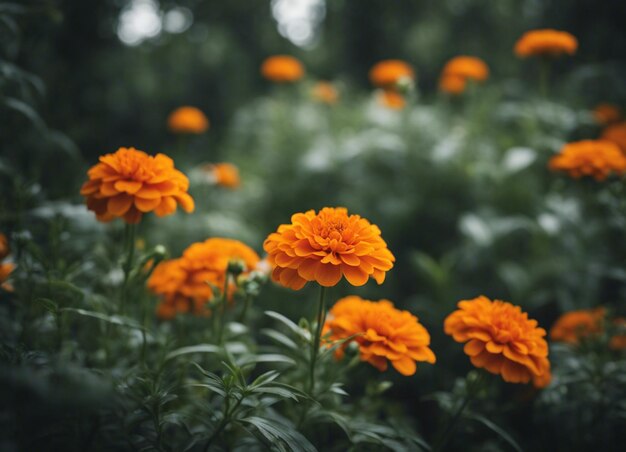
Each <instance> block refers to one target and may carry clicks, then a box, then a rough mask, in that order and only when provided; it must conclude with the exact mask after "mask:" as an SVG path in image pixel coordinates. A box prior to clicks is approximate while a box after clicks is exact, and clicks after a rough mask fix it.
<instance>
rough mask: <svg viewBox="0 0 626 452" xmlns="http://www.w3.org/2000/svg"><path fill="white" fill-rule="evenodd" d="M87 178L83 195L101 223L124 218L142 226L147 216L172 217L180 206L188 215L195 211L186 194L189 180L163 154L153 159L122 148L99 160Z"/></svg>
mask: <svg viewBox="0 0 626 452" xmlns="http://www.w3.org/2000/svg"><path fill="white" fill-rule="evenodd" d="M87 174H88V176H89V180H88V181H87V182H85V183H84V184H83V186H82V187H81V189H80V194H81V195H83V196H85V197H86V198H87V207H88V208H89V210H92V211H94V212H95V213H96V218H97V219H98V220H100V221H105V222H106V221H111V220H113V219H115V218H124V221H126V222H127V223H139V221H141V217H142V215H143V214H144V213H147V212H152V211H154V213H155V214H156V215H157V216H159V217H162V216H165V215H170V214H172V213H174V212H175V211H176V206H177V205H178V204H180V206H181V207H182V208H183V210H185V211H186V212H188V213H189V212H193V210H194V202H193V199H192V198H191V196H189V194H188V193H187V189H188V188H189V180H188V179H187V177H186V176H185V175H184V174H183V173H181V172H180V171H178V170H177V169H175V168H174V161H173V160H172V159H171V158H169V157H168V156H166V155H164V154H157V155H156V156H154V157H153V156H150V155H148V154H146V153H145V152H143V151H138V150H137V149H135V148H119V149H118V150H117V152H115V153H113V154H106V155H104V156H102V157H100V163H98V164H96V165H94V166H92V167H91V169H90V170H89V171H88V172H87Z"/></svg>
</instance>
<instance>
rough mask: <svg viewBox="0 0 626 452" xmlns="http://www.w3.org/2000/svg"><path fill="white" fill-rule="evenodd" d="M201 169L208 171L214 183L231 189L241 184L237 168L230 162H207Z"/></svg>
mask: <svg viewBox="0 0 626 452" xmlns="http://www.w3.org/2000/svg"><path fill="white" fill-rule="evenodd" d="M203 169H204V170H205V171H207V172H209V174H210V175H211V177H212V179H213V181H214V183H215V184H216V185H220V186H222V187H226V188H233V189H234V188H238V187H239V186H240V185H241V180H240V179H239V169H237V167H236V166H235V165H233V164H232V163H209V164H207V165H204V166H203Z"/></svg>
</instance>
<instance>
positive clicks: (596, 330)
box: [550, 308, 606, 344]
mask: <svg viewBox="0 0 626 452" xmlns="http://www.w3.org/2000/svg"><path fill="white" fill-rule="evenodd" d="M605 315H606V310H605V309H604V308H596V309H581V310H578V311H570V312H566V313H565V314H563V315H562V316H561V317H559V318H558V319H557V321H556V322H555V323H554V325H552V328H550V339H552V340H553V341H557V342H567V343H570V344H578V342H579V341H580V339H582V338H585V337H590V336H595V335H598V334H601V333H602V331H603V330H604V326H603V323H604V317H605Z"/></svg>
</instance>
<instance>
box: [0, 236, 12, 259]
mask: <svg viewBox="0 0 626 452" xmlns="http://www.w3.org/2000/svg"><path fill="white" fill-rule="evenodd" d="M9 254H11V248H9V240H8V239H7V236H6V235H4V234H2V233H0V261H1V260H3V259H4V258H6V257H7V256H8V255H9Z"/></svg>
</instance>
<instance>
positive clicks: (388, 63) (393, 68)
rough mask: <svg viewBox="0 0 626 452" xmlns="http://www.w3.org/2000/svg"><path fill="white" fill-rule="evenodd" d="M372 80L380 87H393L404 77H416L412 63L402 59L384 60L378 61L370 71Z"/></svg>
mask: <svg viewBox="0 0 626 452" xmlns="http://www.w3.org/2000/svg"><path fill="white" fill-rule="evenodd" d="M369 77H370V81H371V82H372V84H374V85H375V86H378V87H380V88H387V89H388V88H393V87H394V86H395V85H396V84H397V83H398V81H400V79H402V78H405V77H406V78H409V79H411V80H413V79H415V72H414V71H413V68H412V67H411V65H410V64H408V63H407V62H405V61H402V60H383V61H380V62H378V63H376V64H375V65H374V66H373V67H372V69H370V73H369Z"/></svg>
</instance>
